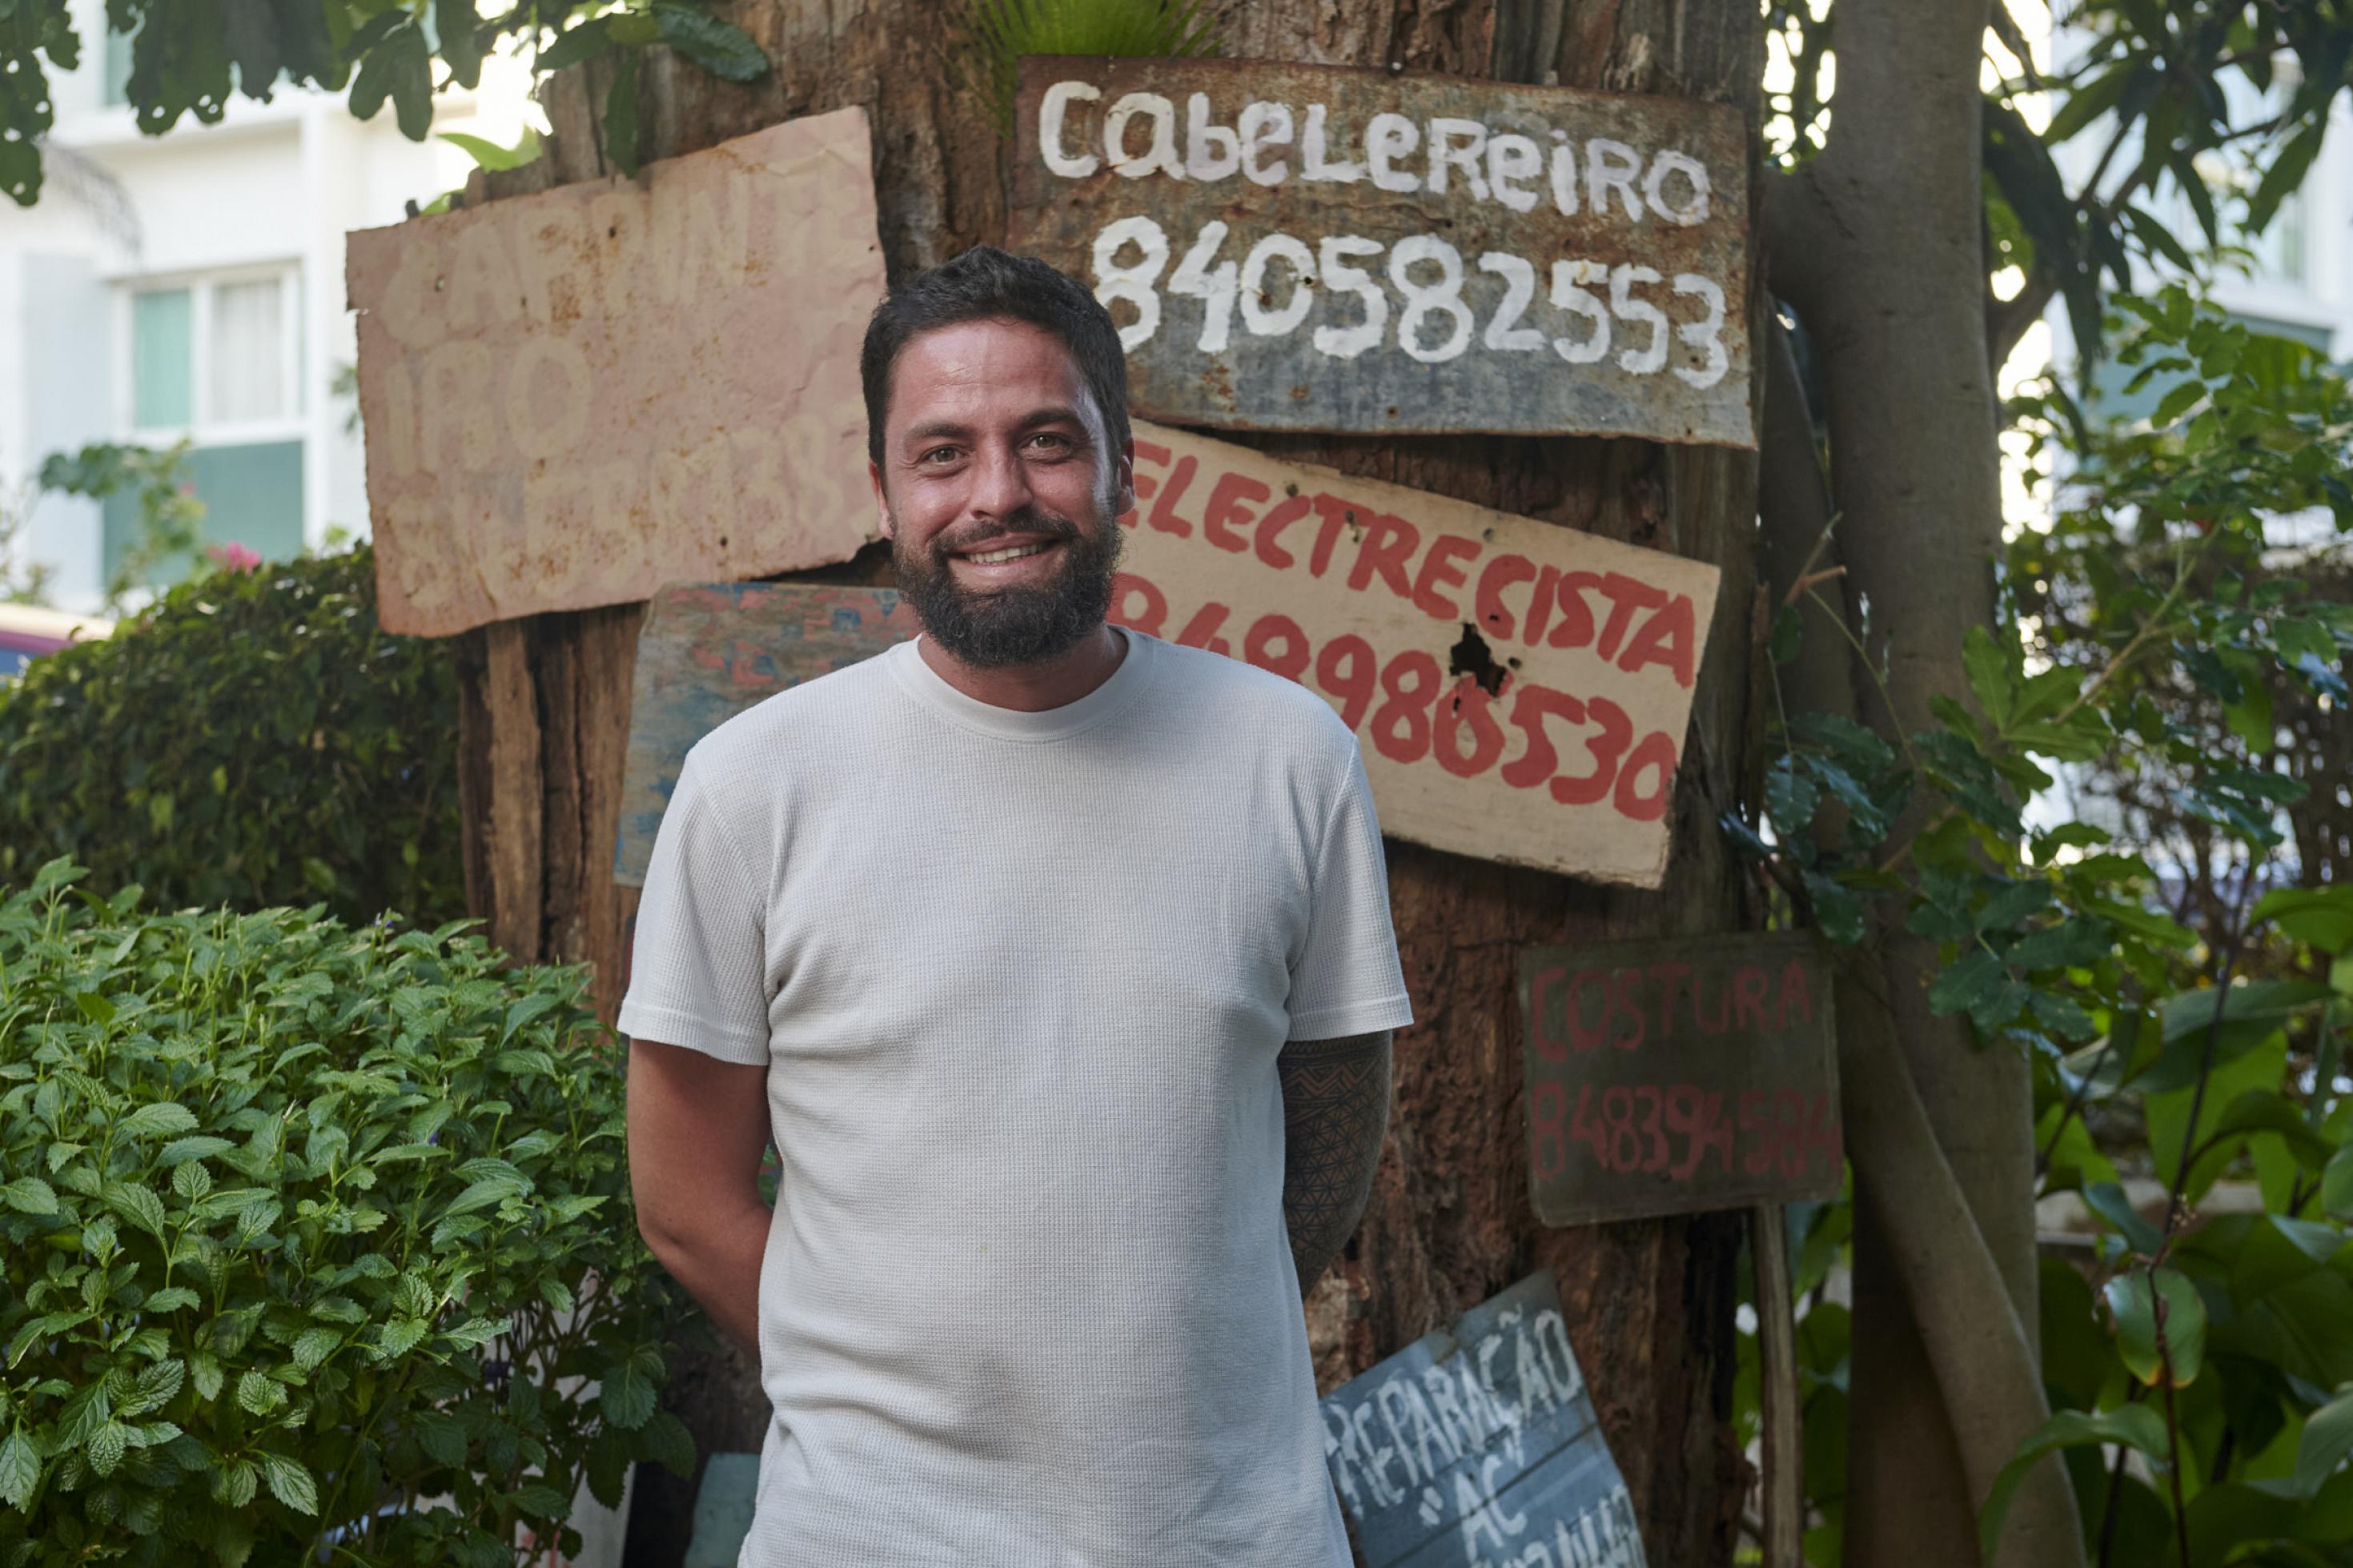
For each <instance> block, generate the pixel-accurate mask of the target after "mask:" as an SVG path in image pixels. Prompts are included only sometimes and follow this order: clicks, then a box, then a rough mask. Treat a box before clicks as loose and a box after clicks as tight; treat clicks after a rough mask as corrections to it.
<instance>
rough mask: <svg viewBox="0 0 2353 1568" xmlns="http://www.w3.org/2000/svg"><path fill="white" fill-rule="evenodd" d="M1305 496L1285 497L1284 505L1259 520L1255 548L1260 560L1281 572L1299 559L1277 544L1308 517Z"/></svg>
mask: <svg viewBox="0 0 2353 1568" xmlns="http://www.w3.org/2000/svg"><path fill="white" fill-rule="evenodd" d="M1307 506H1308V501H1307V498H1306V497H1305V496H1285V497H1284V498H1283V500H1282V504H1281V505H1280V506H1277V507H1276V508H1275V509H1274V510H1271V511H1270V512H1268V513H1267V514H1266V515H1265V516H1264V517H1262V518H1260V519H1259V520H1258V538H1257V540H1256V541H1255V542H1254V546H1253V547H1254V548H1255V549H1256V551H1257V552H1258V558H1259V559H1260V560H1261V561H1263V562H1265V563H1267V564H1268V565H1270V566H1271V567H1273V568H1274V569H1275V570H1276V571H1278V572H1280V571H1282V569H1283V568H1284V567H1286V566H1288V565H1290V564H1291V563H1293V561H1295V560H1297V559H1298V557H1297V556H1295V555H1293V554H1292V553H1291V552H1290V551H1288V550H1285V549H1283V548H1282V546H1281V545H1279V544H1277V543H1275V541H1276V540H1278V539H1280V538H1282V531H1283V530H1284V529H1286V528H1289V527H1290V526H1291V525H1292V524H1293V523H1294V522H1297V521H1299V520H1300V519H1301V518H1303V517H1305V516H1306V515H1307Z"/></svg>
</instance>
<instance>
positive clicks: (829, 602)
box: [613, 583, 920, 888]
mask: <svg viewBox="0 0 2353 1568" xmlns="http://www.w3.org/2000/svg"><path fill="white" fill-rule="evenodd" d="M918 629H920V628H919V627H918V626H917V625H916V622H915V612H914V611H913V610H912V609H910V608H908V606H907V605H906V603H905V601H903V600H902V599H901V598H900V597H899V591H898V590H897V589H896V588H848V587H837V586H833V585H831V584H800V583H683V584H673V585H671V586H670V587H667V588H664V589H663V590H662V591H661V592H660V593H659V594H656V595H654V597H653V602H652V603H651V604H649V605H647V606H646V622H645V626H644V628H643V629H642V630H640V631H639V632H638V663H637V671H636V675H635V677H634V679H633V680H632V682H631V689H630V700H629V750H628V759H627V761H626V762H625V763H623V764H622V770H621V830H620V833H619V835H618V836H617V839H616V842H615V844H614V847H613V880H614V881H616V882H617V883H619V884H620V885H621V886H623V887H625V888H642V887H644V886H645V885H646V867H647V865H648V864H649V862H650V861H651V860H652V859H653V853H654V834H655V832H656V831H657V830H658V829H659V827H660V826H661V819H662V810H663V808H664V807H666V806H667V805H669V804H670V793H671V792H672V791H673V790H675V789H677V788H678V775H679V770H680V769H681V768H682V767H684V766H685V765H686V753H687V750H688V748H690V747H691V746H692V745H693V744H694V743H695V742H697V741H700V740H701V739H702V737H703V736H705V735H707V734H709V733H711V731H713V730H715V729H717V728H718V727H719V726H720V725H722V724H723V723H725V722H726V721H728V720H730V719H733V717H734V716H735V715H736V714H738V713H741V712H742V711H744V709H746V708H749V707H751V706H752V705H753V704H754V703H755V702H760V701H763V700H766V699H767V698H770V697H774V696H775V695H776V693H777V692H779V691H783V690H785V689H787V688H790V687H795V686H798V685H799V684H800V683H801V682H802V681H804V680H814V679H817V678H818V676H820V675H826V674H829V673H831V672H832V671H834V670H837V669H846V668H849V666H851V665H853V664H856V663H858V662H860V660H862V659H867V658H872V657H873V656H874V655H876V654H878V653H881V651H882V650H883V649H885V648H887V647H892V645H893V644H896V643H900V642H903V641H905V640H906V639H907V638H909V637H913V636H914V635H915V633H916V631H917V630H918Z"/></svg>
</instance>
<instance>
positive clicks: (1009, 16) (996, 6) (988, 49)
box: [965, 0, 1218, 135]
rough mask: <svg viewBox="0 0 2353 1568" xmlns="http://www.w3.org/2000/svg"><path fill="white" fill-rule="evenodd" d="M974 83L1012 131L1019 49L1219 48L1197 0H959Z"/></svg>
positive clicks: (1203, 51) (1193, 52)
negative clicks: (969, 44) (969, 40)
mask: <svg viewBox="0 0 2353 1568" xmlns="http://www.w3.org/2000/svg"><path fill="white" fill-rule="evenodd" d="M965 25H966V26H967V27H968V28H969V30H970V32H971V35H972V61H973V71H974V76H975V83H976V86H977V87H978V88H979V89H980V91H981V93H982V94H983V96H985V97H986V98H987V100H988V106H989V110H990V112H991V113H993V114H994V115H995V116H996V117H997V127H998V129H999V130H1001V131H1003V132H1006V133H1007V134H1008V135H1009V134H1011V132H1012V130H1013V96H1014V91H1015V89H1016V88H1017V86H1018V75H1017V73H1018V65H1019V61H1020V58H1021V57H1022V56H1023V55H1098V56H1106V57H1113V58H1136V57H1153V56H1159V57H1180V58H1190V57H1195V56H1200V55H1214V54H1216V53H1217V52H1218V25H1217V20H1216V18H1215V17H1212V16H1203V15H1202V14H1201V4H1200V0H965Z"/></svg>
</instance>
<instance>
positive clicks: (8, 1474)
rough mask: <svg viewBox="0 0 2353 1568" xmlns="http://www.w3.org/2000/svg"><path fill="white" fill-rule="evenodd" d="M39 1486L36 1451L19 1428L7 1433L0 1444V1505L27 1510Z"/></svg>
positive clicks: (37, 1452)
mask: <svg viewBox="0 0 2353 1568" xmlns="http://www.w3.org/2000/svg"><path fill="white" fill-rule="evenodd" d="M40 1484H41V1456H40V1451H39V1450H38V1449H37V1448H35V1447H33V1445H32V1441H31V1440H30V1439H29V1438H27V1437H26V1436H25V1434H24V1432H23V1430H22V1429H21V1428H20V1429H18V1430H17V1431H15V1432H11V1433H10V1434H9V1435H8V1440H7V1441H6V1442H5V1443H0V1503H5V1504H7V1505H8V1506H9V1507H10V1508H13V1509H17V1510H23V1509H26V1508H28V1507H29V1506H31V1504H32V1500H33V1490H34V1489H35V1488H37V1487H38V1486H39V1485H40Z"/></svg>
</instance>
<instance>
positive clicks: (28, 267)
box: [0, 0, 535, 608]
mask: <svg viewBox="0 0 2353 1568" xmlns="http://www.w3.org/2000/svg"><path fill="white" fill-rule="evenodd" d="M73 12H74V16H75V19H76V21H77V22H78V23H79V26H80V30H81V37H82V42H83V46H84V47H83V51H82V60H83V63H82V66H81V68H80V69H79V70H76V71H73V72H71V73H58V72H52V73H51V81H50V84H51V88H52V100H53V101H54V103H55V105H56V113H57V122H56V125H55V128H54V130H53V131H52V132H51V134H50V136H49V138H48V144H47V158H46V164H47V186H46V187H45V189H44V190H43V192H42V195H41V198H40V201H39V203H38V205H35V206H33V207H31V208H20V207H17V206H16V205H14V204H13V203H9V202H6V201H5V200H0V494H5V493H12V491H13V488H14V487H15V486H17V485H20V484H22V483H23V482H24V481H25V480H26V479H27V478H28V477H29V476H30V475H31V474H32V473H33V472H34V471H36V470H37V469H38V468H39V467H40V464H41V461H42V459H43V458H45V457H47V455H48V454H50V453H52V452H58V451H72V450H76V449H79V447H82V446H83V445H84V444H86V443H89V442H93V441H133V442H137V443H140V444H142V445H145V446H153V447H168V446H170V445H172V444H174V442H177V441H179V440H181V439H183V438H185V439H188V440H190V441H192V442H193V443H194V447H193V452H192V455H191V458H190V461H189V472H190V475H191V477H192V479H193V481H194V484H195V492H196V494H197V496H198V497H199V499H201V500H204V501H205V502H206V506H207V508H208V515H207V516H206V523H205V529H206V542H207V543H210V544H221V543H229V542H237V543H242V544H245V545H248V546H249V547H250V548H252V549H254V550H256V551H258V552H260V553H261V554H262V555H263V556H264V557H265V558H270V559H278V558H282V557H285V556H288V555H290V554H292V553H294V552H296V551H298V550H300V549H301V548H302V547H303V546H304V545H306V544H307V545H317V544H319V543H321V542H323V541H324V540H325V538H326V537H327V533H328V531H329V529H330V528H331V527H340V528H342V529H344V530H348V531H351V532H353V533H354V534H364V532H365V531H366V529H367V498H366V489H365V485H364V474H363V468H362V458H361V448H360V437H359V433H358V428H357V422H356V420H355V419H354V418H353V402H352V396H351V394H350V392H349V390H348V384H347V374H348V367H349V366H350V365H351V363H352V362H353V331H352V321H351V317H350V316H349V314H348V313H347V312H346V311H345V310H344V308H343V235H344V232H345V231H346V230H349V229H354V228H364V227H372V226H376V225H380V224H388V223H396V222H398V221H399V220H400V219H401V217H402V216H403V215H404V212H405V210H406V204H408V203H410V202H412V201H414V202H418V203H424V202H429V201H431V200H432V199H433V198H434V197H435V196H437V195H439V194H441V193H442V192H444V191H447V190H448V189H450V188H452V187H454V186H456V185H459V184H462V183H463V182H464V180H465V177H466V174H467V173H468V171H469V170H470V169H471V167H472V162H471V160H470V158H469V157H468V155H467V154H466V153H464V152H463V151H461V150H460V149H459V148H458V147H456V146H454V145H452V144H450V143H448V142H443V141H440V140H438V139H428V140H427V141H426V142H421V143H420V142H410V141H408V140H407V139H406V138H405V137H404V136H402V135H401V133H400V132H399V130H398V128H397V127H396V125H395V124H394V122H393V113H392V109H391V107H390V105H388V104H387V105H386V106H385V109H384V110H382V111H381V112H380V113H378V114H377V116H376V117H375V120H374V121H368V122H366V123H363V122H361V121H358V120H356V119H354V118H353V116H352V114H351V112H350V110H348V109H347V108H346V107H345V104H344V101H343V95H341V94H330V93H322V92H319V91H316V90H312V89H293V88H281V89H280V90H279V91H278V92H277V93H276V95H275V96H274V98H273V100H272V101H270V102H268V103H262V102H258V101H256V100H250V99H247V98H245V97H243V96H241V95H240V96H237V97H236V98H234V99H232V100H231V101H230V103H229V105H228V109H227V114H226V115H225V116H224V117H223V119H222V120H221V121H220V123H218V124H216V125H210V126H206V125H200V124H197V123H196V122H195V120H194V119H193V117H189V118H184V119H183V120H182V121H181V122H180V124H179V125H178V126H176V127H175V128H174V129H173V130H172V131H171V132H167V133H166V134H164V135H163V136H160V137H153V136H146V135H142V134H141V133H140V132H139V131H138V130H137V129H136V127H135V126H134V125H133V123H132V111H131V109H130V107H129V106H128V104H127V103H125V102H124V100H123V92H122V84H123V82H124V80H125V79H127V77H128V75H129V72H130V44H129V40H128V39H126V38H122V37H113V36H111V35H109V34H108V33H107V32H106V23H105V8H104V4H103V0H73ZM526 86H527V82H526V80H525V79H524V77H523V74H522V70H521V68H519V67H518V66H516V65H514V64H512V63H510V62H499V61H493V62H491V63H489V64H488V65H487V66H486V68H485V71H484V79H483V84H482V88H481V89H480V91H478V92H471V93H469V92H460V91H456V90H451V91H449V92H447V93H444V94H443V95H442V96H440V97H439V98H438V99H437V100H435V101H436V107H437V113H436V119H435V121H434V128H435V130H436V131H437V132H439V131H451V130H455V131H462V132H469V133H471V134H474V135H479V136H482V137H485V138H486V139H488V140H491V141H493V142H499V143H500V144H501V145H507V144H512V142H514V141H515V140H516V139H517V137H518V136H519V135H520V134H521V132H522V121H523V116H524V114H525V112H526V111H527V110H528V105H527V104H526V101H525V99H524V89H525V87H526ZM533 112H535V111H533ZM135 518H136V513H135V510H134V509H133V507H132V506H131V505H129V504H127V503H124V502H115V503H110V504H109V505H107V506H105V507H100V505H98V504H97V503H95V502H91V501H88V500H77V499H74V498H69V497H62V496H54V495H53V496H48V497H46V498H44V499H43V500H40V501H39V502H38V504H37V506H36V508H35V510H34V512H33V517H32V521H31V525H30V527H29V528H28V530H27V531H26V551H27V553H28V554H29V555H30V556H31V557H32V558H33V559H35V560H38V561H42V562H46V563H49V564H50V565H51V566H53V567H54V568H55V570H56V573H57V575H56V578H55V579H54V581H53V584H52V589H51V592H52V596H53V597H54V598H55V599H56V601H57V602H58V604H59V605H64V606H67V607H73V608H81V607H87V606H89V605H93V604H94V603H96V601H97V600H98V598H99V597H100V594H101V592H102V587H101V585H102V584H103V583H104V581H105V579H106V576H107V572H108V566H109V563H110V562H111V561H112V560H113V559H115V558H116V557H117V556H118V555H119V553H120V552H121V549H122V548H123V546H124V544H125V542H126V541H127V540H129V539H130V538H132V537H133V535H134V533H135V526H136V523H135Z"/></svg>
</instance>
